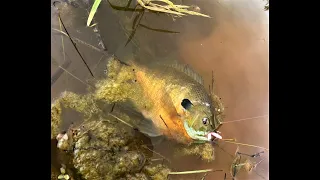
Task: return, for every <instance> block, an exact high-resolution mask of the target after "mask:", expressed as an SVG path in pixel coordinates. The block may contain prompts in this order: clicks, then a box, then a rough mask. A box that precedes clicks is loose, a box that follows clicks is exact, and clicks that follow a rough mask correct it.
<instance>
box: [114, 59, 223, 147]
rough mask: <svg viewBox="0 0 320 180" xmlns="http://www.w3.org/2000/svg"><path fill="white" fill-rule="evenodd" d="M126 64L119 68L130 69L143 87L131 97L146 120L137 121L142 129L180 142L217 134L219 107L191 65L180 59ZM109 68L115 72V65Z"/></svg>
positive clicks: (203, 139) (202, 139) (219, 123)
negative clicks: (173, 61) (166, 63)
mask: <svg viewBox="0 0 320 180" xmlns="http://www.w3.org/2000/svg"><path fill="white" fill-rule="evenodd" d="M110 63H117V61H110ZM116 66H119V65H116ZM127 66H128V67H129V68H121V70H120V71H130V73H132V76H131V78H132V80H133V81H132V82H134V83H135V84H136V85H137V86H139V88H140V90H139V91H138V90H137V91H136V92H134V93H131V96H132V98H129V100H131V103H132V104H133V106H134V107H135V109H136V110H137V111H138V112H140V113H142V114H143V116H144V118H145V119H146V121H147V122H144V123H140V124H138V125H137V127H138V129H139V130H140V131H141V132H143V133H146V134H148V135H149V136H158V135H165V136H166V137H168V138H170V139H175V140H176V141H178V142H180V143H191V142H194V141H208V140H210V139H211V137H210V136H211V135H214V134H216V133H215V132H216V130H217V129H218V127H219V126H220V125H221V122H220V120H218V119H217V118H216V115H215V113H216V110H217V107H214V106H215V104H214V102H213V98H212V97H211V96H210V95H209V93H207V92H206V90H205V88H204V86H203V80H202V78H201V77H200V76H199V75H198V74H197V73H195V72H194V71H193V70H192V69H191V68H189V67H187V66H184V65H181V64H179V63H172V64H169V65H163V64H162V65H161V64H156V65H154V66H150V67H146V66H142V65H137V64H134V63H128V65H127ZM109 67H111V66H110V65H109ZM108 71H109V73H113V72H110V71H112V69H108ZM133 97H134V98H133ZM218 108H220V107H218ZM219 111H222V109H221V110H220V109H219Z"/></svg>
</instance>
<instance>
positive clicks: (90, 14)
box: [87, 0, 101, 26]
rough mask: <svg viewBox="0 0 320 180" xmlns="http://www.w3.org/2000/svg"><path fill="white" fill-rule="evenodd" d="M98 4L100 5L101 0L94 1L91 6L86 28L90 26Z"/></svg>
mask: <svg viewBox="0 0 320 180" xmlns="http://www.w3.org/2000/svg"><path fill="white" fill-rule="evenodd" d="M100 3H101V0H95V1H94V3H93V6H92V8H91V11H90V13H89V17H88V20H87V26H90V24H91V21H92V19H93V16H94V15H95V14H96V12H97V9H98V7H99V5H100Z"/></svg>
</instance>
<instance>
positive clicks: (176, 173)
mask: <svg viewBox="0 0 320 180" xmlns="http://www.w3.org/2000/svg"><path fill="white" fill-rule="evenodd" d="M215 171H223V170H213V169H203V170H194V171H182V172H169V174H171V175H173V174H175V175H178V174H196V173H205V172H215Z"/></svg>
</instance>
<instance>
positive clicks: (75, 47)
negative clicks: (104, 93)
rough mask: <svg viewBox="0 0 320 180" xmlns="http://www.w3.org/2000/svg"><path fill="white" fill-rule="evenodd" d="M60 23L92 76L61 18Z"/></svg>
mask: <svg viewBox="0 0 320 180" xmlns="http://www.w3.org/2000/svg"><path fill="white" fill-rule="evenodd" d="M58 16H59V18H60V19H61V17H60V14H58ZM61 24H62V26H63V29H64V30H65V31H66V33H67V34H68V37H69V39H70V41H71V42H72V45H73V46H74V48H75V49H76V51H77V52H78V54H79V56H80V58H81V60H82V61H83V63H84V64H85V65H86V67H87V69H88V71H89V72H90V74H91V76H92V77H94V75H93V73H92V71H91V70H90V68H89V66H88V64H87V62H86V61H85V60H84V58H83V56H82V55H81V53H80V51H79V50H78V48H77V46H76V43H75V42H74V41H73V40H72V38H71V36H70V34H69V33H68V30H67V28H66V27H65V25H64V23H63V21H62V20H61Z"/></svg>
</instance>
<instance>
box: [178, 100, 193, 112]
mask: <svg viewBox="0 0 320 180" xmlns="http://www.w3.org/2000/svg"><path fill="white" fill-rule="evenodd" d="M192 105H193V104H192V103H191V101H190V100H189V99H183V100H182V102H181V106H182V107H183V108H184V109H186V110H189V109H190V108H191V106H192Z"/></svg>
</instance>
